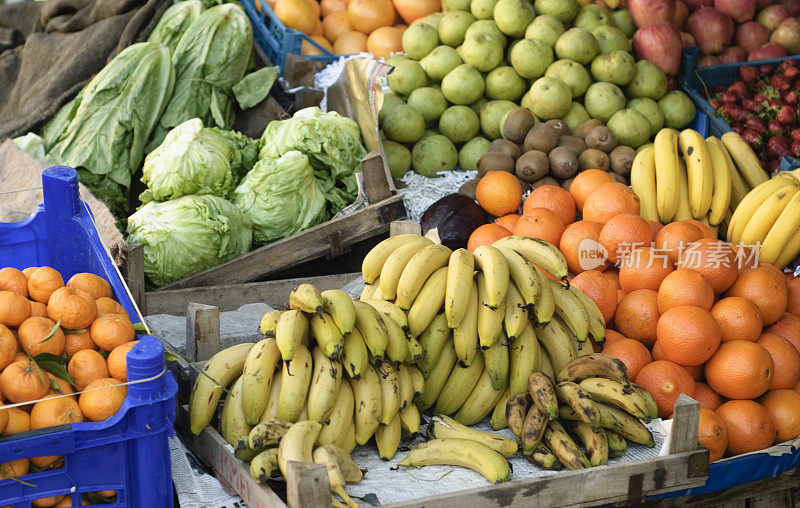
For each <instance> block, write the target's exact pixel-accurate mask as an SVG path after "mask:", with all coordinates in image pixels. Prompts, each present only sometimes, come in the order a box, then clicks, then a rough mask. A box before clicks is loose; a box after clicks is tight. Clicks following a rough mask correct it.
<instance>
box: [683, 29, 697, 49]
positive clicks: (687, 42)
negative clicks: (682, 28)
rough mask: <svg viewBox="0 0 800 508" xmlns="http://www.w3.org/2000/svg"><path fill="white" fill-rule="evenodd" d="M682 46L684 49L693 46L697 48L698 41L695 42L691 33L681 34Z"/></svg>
mask: <svg viewBox="0 0 800 508" xmlns="http://www.w3.org/2000/svg"><path fill="white" fill-rule="evenodd" d="M681 44H682V45H683V47H684V48H691V47H692V46H697V41H696V40H694V36H693V35H692V34H690V33H689V32H681Z"/></svg>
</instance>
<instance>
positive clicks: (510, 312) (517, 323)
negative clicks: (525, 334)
mask: <svg viewBox="0 0 800 508" xmlns="http://www.w3.org/2000/svg"><path fill="white" fill-rule="evenodd" d="M503 326H504V327H505V331H506V336H507V337H508V341H509V342H514V341H515V340H516V339H517V337H518V336H519V335H520V334H521V333H522V331H523V330H524V329H525V327H526V326H528V307H526V306H525V301H524V300H523V299H522V295H521V294H520V292H519V290H518V289H517V286H516V284H509V285H508V292H507V293H506V314H505V318H504V319H503Z"/></svg>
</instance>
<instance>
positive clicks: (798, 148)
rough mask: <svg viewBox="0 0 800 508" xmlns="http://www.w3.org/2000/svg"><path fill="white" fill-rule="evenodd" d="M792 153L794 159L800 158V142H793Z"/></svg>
mask: <svg viewBox="0 0 800 508" xmlns="http://www.w3.org/2000/svg"><path fill="white" fill-rule="evenodd" d="M793 68H794V67H790V69H793ZM791 152H792V154H791V155H792V157H800V140H795V141H792V147H791Z"/></svg>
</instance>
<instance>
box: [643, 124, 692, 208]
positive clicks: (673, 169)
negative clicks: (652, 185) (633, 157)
mask: <svg viewBox="0 0 800 508" xmlns="http://www.w3.org/2000/svg"><path fill="white" fill-rule="evenodd" d="M653 156H654V159H655V165H656V197H657V200H656V206H657V209H658V216H659V217H660V218H661V222H662V223H667V222H670V221H672V218H673V217H675V213H676V212H677V211H678V196H679V191H680V176H679V172H678V167H679V166H678V160H679V158H680V156H679V155H678V133H677V132H676V131H675V130H673V129H661V130H660V131H658V134H656V137H655V141H654V142H653ZM631 171H633V168H631Z"/></svg>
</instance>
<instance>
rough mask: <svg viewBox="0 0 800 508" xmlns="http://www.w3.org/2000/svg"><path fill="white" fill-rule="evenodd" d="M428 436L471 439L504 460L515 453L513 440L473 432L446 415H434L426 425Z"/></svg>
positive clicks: (515, 448)
mask: <svg viewBox="0 0 800 508" xmlns="http://www.w3.org/2000/svg"><path fill="white" fill-rule="evenodd" d="M428 434H429V436H430V437H433V438H435V439H446V438H453V437H455V438H460V439H471V440H472V441H477V442H479V443H483V444H485V445H486V446H488V447H489V448H491V449H492V450H494V451H496V452H497V453H499V454H500V455H502V456H503V457H506V458H508V457H512V456H513V455H514V454H516V453H517V443H516V441H514V440H513V439H508V438H507V437H503V436H500V435H498V434H492V433H490V432H481V431H479V430H475V429H473V428H470V427H467V426H466V425H462V424H461V423H459V422H457V421H456V420H454V419H453V418H450V417H449V416H446V415H436V416H434V417H433V418H431V423H430V424H429V425H428Z"/></svg>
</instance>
